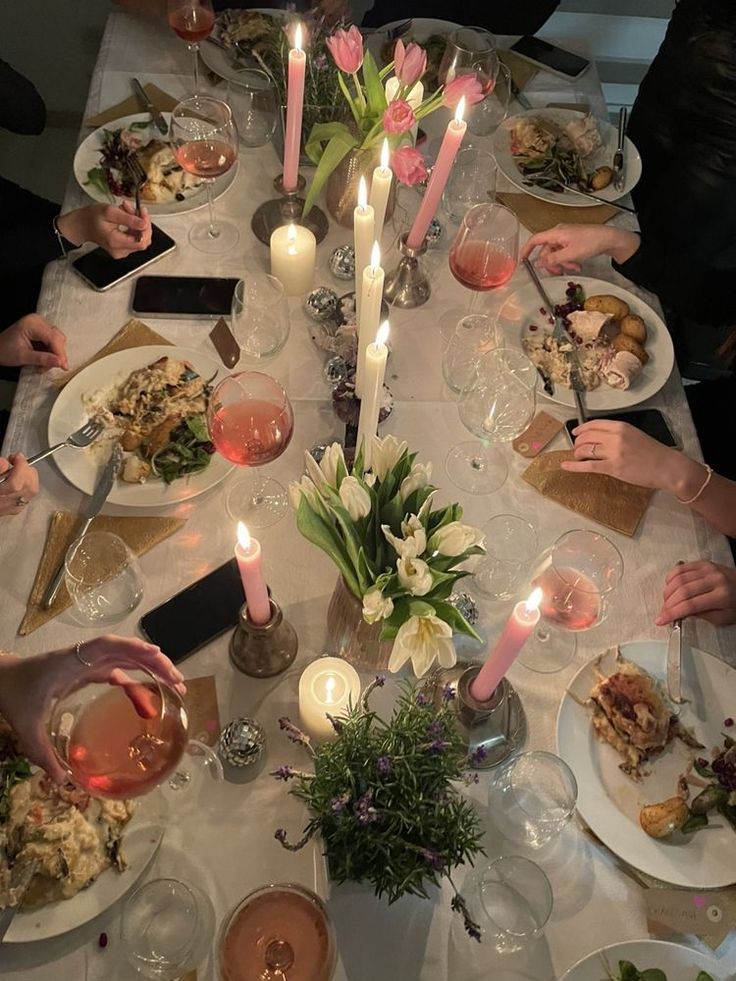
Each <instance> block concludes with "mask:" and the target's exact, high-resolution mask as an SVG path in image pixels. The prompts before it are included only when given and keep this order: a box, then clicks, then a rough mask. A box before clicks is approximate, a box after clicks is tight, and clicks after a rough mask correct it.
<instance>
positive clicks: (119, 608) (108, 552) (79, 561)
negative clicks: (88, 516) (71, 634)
mask: <svg viewBox="0 0 736 981" xmlns="http://www.w3.org/2000/svg"><path fill="white" fill-rule="evenodd" d="M64 577H65V583H66V589H67V592H68V593H69V597H70V598H71V600H72V602H73V604H74V608H75V610H76V612H77V613H78V614H79V616H80V618H81V619H83V620H84V621H85V622H86V623H90V624H95V625H97V624H99V625H100V626H102V625H104V624H107V623H115V622H116V621H118V620H122V619H123V617H125V616H127V614H128V613H130V612H131V611H132V610H134V609H135V608H136V606H138V604H139V603H140V601H141V597H142V596H143V574H142V572H141V569H140V566H139V565H138V560H137V558H136V557H135V555H133V553H132V552H131V551H130V549H129V548H128V546H127V545H126V544H125V542H124V541H123V539H122V538H120V537H119V536H118V535H113V534H112V533H111V532H107V531H92V532H88V533H87V534H86V535H82V536H81V537H80V538H77V540H76V541H74V542H72V544H71V545H70V546H69V549H68V551H67V553H66V558H65V559H64Z"/></svg>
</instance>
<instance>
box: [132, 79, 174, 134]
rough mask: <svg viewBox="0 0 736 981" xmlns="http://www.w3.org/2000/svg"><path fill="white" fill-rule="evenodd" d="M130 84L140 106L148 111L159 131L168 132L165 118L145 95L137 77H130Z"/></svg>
mask: <svg viewBox="0 0 736 981" xmlns="http://www.w3.org/2000/svg"><path fill="white" fill-rule="evenodd" d="M131 84H132V86H133V93H134V95H135V97H136V99H137V100H138V101H139V102H140V104H141V106H142V107H143V108H144V109H145V110H146V112H150V114H151V119H152V120H153V121H154V123H155V124H156V126H157V127H158V129H159V131H160V132H161V133H162V134H163V135H164V136H166V134H167V133H168V132H169V127H168V126H167V125H166V120H165V119H164V117H163V116H162V114H161V110H160V109H157V108H156V106H154V104H153V103H152V102H151V100H150V99H149V98H148V96H147V95H146V90H145V89H144V88H143V86H142V85H141V83H140V82H139V81H138V79H137V78H133V79H131Z"/></svg>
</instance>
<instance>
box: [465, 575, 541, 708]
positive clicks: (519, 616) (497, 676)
mask: <svg viewBox="0 0 736 981" xmlns="http://www.w3.org/2000/svg"><path fill="white" fill-rule="evenodd" d="M541 602H542V590H541V589H540V588H539V586H537V588H536V589H534V590H532V592H531V595H530V596H529V598H528V599H527V600H522V602H521V603H517V604H516V606H515V607H514V609H513V612H512V614H511V616H510V617H509V618H508V620H507V621H506V626H505V627H504V628H503V631H502V633H501V636H500V637H499V638H498V640H497V641H496V646H495V647H494V648H493V650H492V651H491V653H490V654H489V655H488V660H487V661H486V663H485V664H484V665H483V667H482V668H481V669H480V671H479V672H478V676H477V677H476V679H475V681H473V683H472V684H471V686H470V694H471V695H472V696H473V698H475V699H476V700H477V701H479V702H487V701H488V699H489V698H490V697H491V695H492V694H493V693H494V691H495V690H496V688H497V687H498V684H499V682H500V681H501V678H503V677H504V676H505V675H506V672H507V671H508V670H509V668H510V667H511V665H512V664H513V663H514V661H515V660H516V658H517V657H518V655H519V652H520V651H521V649H522V647H523V646H524V644H526V642H527V640H528V639H529V637H530V636H531V634H532V632H533V631H534V628H535V627H536V626H537V624H538V623H539V617H540V612H539V604H540V603H541Z"/></svg>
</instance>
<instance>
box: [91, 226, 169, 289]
mask: <svg viewBox="0 0 736 981" xmlns="http://www.w3.org/2000/svg"><path fill="white" fill-rule="evenodd" d="M175 248H176V242H175V241H174V240H173V238H172V237H171V236H170V235H167V234H166V232H162V231H161V229H160V228H158V227H157V226H156V225H153V226H151V244H150V245H149V246H148V248H147V249H145V251H143V252H131V253H130V255H129V256H126V257H125V259H113V257H112V256H111V255H108V253H107V252H105V250H104V249H92V251H91V252H85V254H84V255H80V256H79V258H78V259H75V260H74V261H73V262H72V266H73V267H74V271H75V272H76V273H77V274H78V275H79V276H81V277H82V279H83V280H84V281H85V283H87V285H88V286H91V287H92V289H93V290H97V291H98V292H99V293H103V292H104V291H105V290H109V289H110V288H111V287H112V286H117V284H118V283H122V281H123V280H124V279H128V278H129V277H130V276H132V275H134V274H135V273H137V272H139V271H140V270H141V269H145V268H146V266H150V265H151V263H153V262H156V261H157V260H158V259H161V258H163V256H165V255H168V254H169V253H170V252H173V251H174V249H175Z"/></svg>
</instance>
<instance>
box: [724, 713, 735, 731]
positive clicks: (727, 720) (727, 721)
mask: <svg viewBox="0 0 736 981" xmlns="http://www.w3.org/2000/svg"><path fill="white" fill-rule="evenodd" d="M723 724H724V726H725V727H726V728H727V729H730V728H731V726H732V725H733V719H732V718H731V717H730V716H729V717H728V718H727V719H726V720H725V721H724V723H723Z"/></svg>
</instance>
